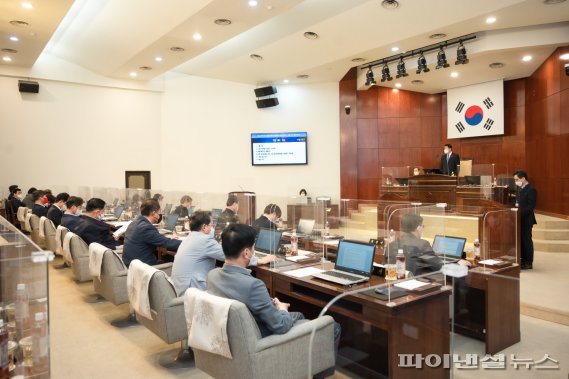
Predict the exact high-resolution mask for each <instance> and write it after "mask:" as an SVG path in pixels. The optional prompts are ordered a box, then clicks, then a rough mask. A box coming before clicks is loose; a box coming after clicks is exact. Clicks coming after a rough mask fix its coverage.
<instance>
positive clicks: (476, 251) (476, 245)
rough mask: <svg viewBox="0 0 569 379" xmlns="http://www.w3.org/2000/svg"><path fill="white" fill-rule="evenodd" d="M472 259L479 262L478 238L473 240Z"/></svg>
mask: <svg viewBox="0 0 569 379" xmlns="http://www.w3.org/2000/svg"><path fill="white" fill-rule="evenodd" d="M474 259H475V260H480V240H479V239H478V238H476V239H475V240H474Z"/></svg>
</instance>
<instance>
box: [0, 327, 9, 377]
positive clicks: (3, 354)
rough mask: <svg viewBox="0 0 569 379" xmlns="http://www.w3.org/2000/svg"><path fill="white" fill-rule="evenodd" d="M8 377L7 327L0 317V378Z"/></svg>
mask: <svg viewBox="0 0 569 379" xmlns="http://www.w3.org/2000/svg"><path fill="white" fill-rule="evenodd" d="M9 377H10V362H9V361H8V329H7V328H6V325H5V324H4V320H3V319H1V318H0V379H7V378H9Z"/></svg>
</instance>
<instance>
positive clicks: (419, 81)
mask: <svg viewBox="0 0 569 379" xmlns="http://www.w3.org/2000/svg"><path fill="white" fill-rule="evenodd" d="M424 83H425V82H424V81H422V80H413V81H411V84H415V85H416V86H420V85H421V84H424Z"/></svg>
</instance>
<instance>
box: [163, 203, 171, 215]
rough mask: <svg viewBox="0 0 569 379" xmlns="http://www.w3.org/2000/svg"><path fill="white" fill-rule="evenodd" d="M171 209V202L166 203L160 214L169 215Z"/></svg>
mask: <svg viewBox="0 0 569 379" xmlns="http://www.w3.org/2000/svg"><path fill="white" fill-rule="evenodd" d="M171 210H172V204H166V205H165V206H164V209H163V210H162V214H164V215H169V214H170V211H171Z"/></svg>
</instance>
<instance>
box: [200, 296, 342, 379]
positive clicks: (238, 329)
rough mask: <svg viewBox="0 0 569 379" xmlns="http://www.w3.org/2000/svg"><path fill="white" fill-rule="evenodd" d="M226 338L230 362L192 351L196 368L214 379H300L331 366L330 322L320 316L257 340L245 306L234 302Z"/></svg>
mask: <svg viewBox="0 0 569 379" xmlns="http://www.w3.org/2000/svg"><path fill="white" fill-rule="evenodd" d="M313 328H315V329H316V332H315V334H314V341H313V344H312V346H313V349H312V367H311V372H310V375H309V373H308V349H309V344H310V335H311V333H312V329H313ZM227 337H228V339H229V347H230V349H231V355H232V356H233V359H228V358H225V357H222V356H221V355H217V354H213V353H209V352H206V351H203V350H199V349H196V348H193V347H192V346H190V347H192V349H193V351H194V356H195V360H196V367H197V368H199V369H200V370H202V371H204V372H205V373H207V374H209V375H211V376H213V377H214V378H217V379H221V378H228V379H229V378H231V379H232V378H251V379H254V378H258V379H264V378H271V379H279V378H283V379H285V378H286V379H294V378H298V379H304V378H307V377H311V376H312V375H314V374H316V373H319V372H322V371H324V370H326V369H329V368H331V367H334V365H335V354H334V319H333V318H332V317H330V316H323V317H320V318H317V319H315V320H311V321H307V322H303V323H299V324H297V325H295V326H294V327H293V328H292V329H291V330H289V331H288V333H286V334H274V335H271V336H268V337H265V338H261V333H260V331H259V328H258V326H257V323H256V322H255V320H254V319H253V316H252V315H251V312H249V310H248V309H247V307H246V306H245V305H244V304H243V303H240V302H238V301H235V302H234V303H233V304H232V305H231V307H230V309H229V316H228V319H227Z"/></svg>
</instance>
